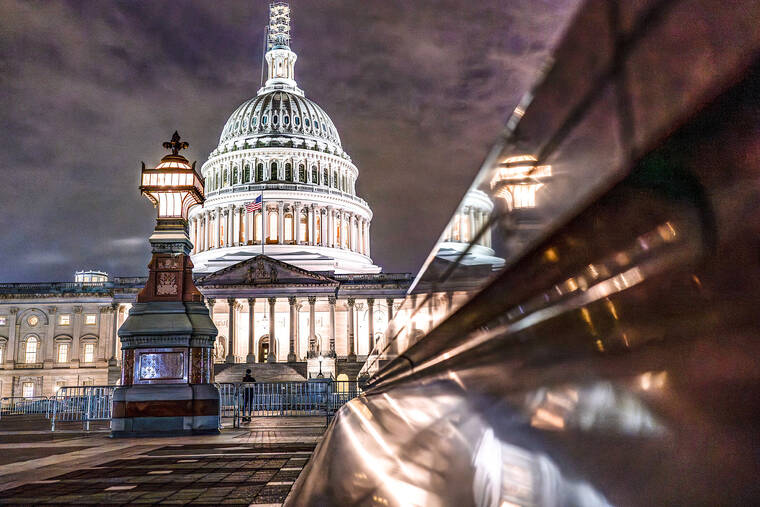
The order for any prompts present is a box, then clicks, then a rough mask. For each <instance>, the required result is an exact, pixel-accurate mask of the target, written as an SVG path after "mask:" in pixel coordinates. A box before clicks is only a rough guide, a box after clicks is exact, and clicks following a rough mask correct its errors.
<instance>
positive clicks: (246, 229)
mask: <svg viewBox="0 0 760 507" xmlns="http://www.w3.org/2000/svg"><path fill="white" fill-rule="evenodd" d="M240 216H241V222H242V227H243V228H242V231H243V244H244V245H247V244H248V236H249V234H250V231H249V227H248V211H246V209H245V206H243V207H241V208H240Z"/></svg>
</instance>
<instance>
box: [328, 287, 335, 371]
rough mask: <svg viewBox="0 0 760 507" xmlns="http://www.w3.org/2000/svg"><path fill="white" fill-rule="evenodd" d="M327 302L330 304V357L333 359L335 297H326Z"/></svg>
mask: <svg viewBox="0 0 760 507" xmlns="http://www.w3.org/2000/svg"><path fill="white" fill-rule="evenodd" d="M327 302H328V303H330V352H329V355H330V357H335V302H336V298H335V296H328V297H327Z"/></svg>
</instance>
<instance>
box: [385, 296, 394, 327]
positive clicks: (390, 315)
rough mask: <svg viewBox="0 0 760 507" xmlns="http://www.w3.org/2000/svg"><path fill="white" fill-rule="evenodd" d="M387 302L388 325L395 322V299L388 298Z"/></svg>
mask: <svg viewBox="0 0 760 507" xmlns="http://www.w3.org/2000/svg"><path fill="white" fill-rule="evenodd" d="M385 302H386V304H387V305H388V324H390V323H391V321H392V320H393V298H387V299H386V300H385Z"/></svg>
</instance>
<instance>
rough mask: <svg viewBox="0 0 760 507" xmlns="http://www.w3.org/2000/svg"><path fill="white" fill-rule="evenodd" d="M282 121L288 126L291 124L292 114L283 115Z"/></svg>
mask: <svg viewBox="0 0 760 507" xmlns="http://www.w3.org/2000/svg"><path fill="white" fill-rule="evenodd" d="M282 123H283V124H284V125H285V126H286V127H287V126H288V125H290V116H288V115H287V114H286V115H285V116H283V118H282Z"/></svg>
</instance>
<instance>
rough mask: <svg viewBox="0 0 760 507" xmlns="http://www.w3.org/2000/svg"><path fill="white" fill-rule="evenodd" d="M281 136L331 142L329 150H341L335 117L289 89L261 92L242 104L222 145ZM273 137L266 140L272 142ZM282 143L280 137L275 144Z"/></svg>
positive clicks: (338, 151) (224, 134) (227, 128)
mask: <svg viewBox="0 0 760 507" xmlns="http://www.w3.org/2000/svg"><path fill="white" fill-rule="evenodd" d="M267 136H279V137H285V138H288V139H293V140H295V141H296V143H297V144H303V142H304V141H312V142H319V141H321V142H324V143H328V146H327V151H329V152H333V153H341V152H342V149H341V144H340V137H339V136H338V131H337V130H336V129H335V125H333V122H332V120H331V119H330V117H329V116H327V113H325V112H324V111H323V110H322V108H321V107H319V106H318V105H317V104H315V103H314V102H312V101H311V100H309V99H307V98H306V97H303V96H301V95H298V94H296V93H290V92H287V91H273V92H269V93H264V94H261V95H258V96H256V97H254V98H252V99H249V100H247V101H245V102H243V104H241V105H240V107H238V108H237V109H235V112H233V113H232V115H231V116H230V119H229V120H227V123H226V124H225V125H224V129H223V130H222V136H221V138H220V139H219V145H220V146H222V145H223V144H224V143H226V142H227V141H230V140H235V141H246V140H253V141H254V142H255V141H257V140H258V139H257V138H259V137H267ZM270 142H271V141H270V140H263V143H264V144H265V145H269V143H270ZM281 144H282V140H278V142H277V144H275V146H279V145H281Z"/></svg>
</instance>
